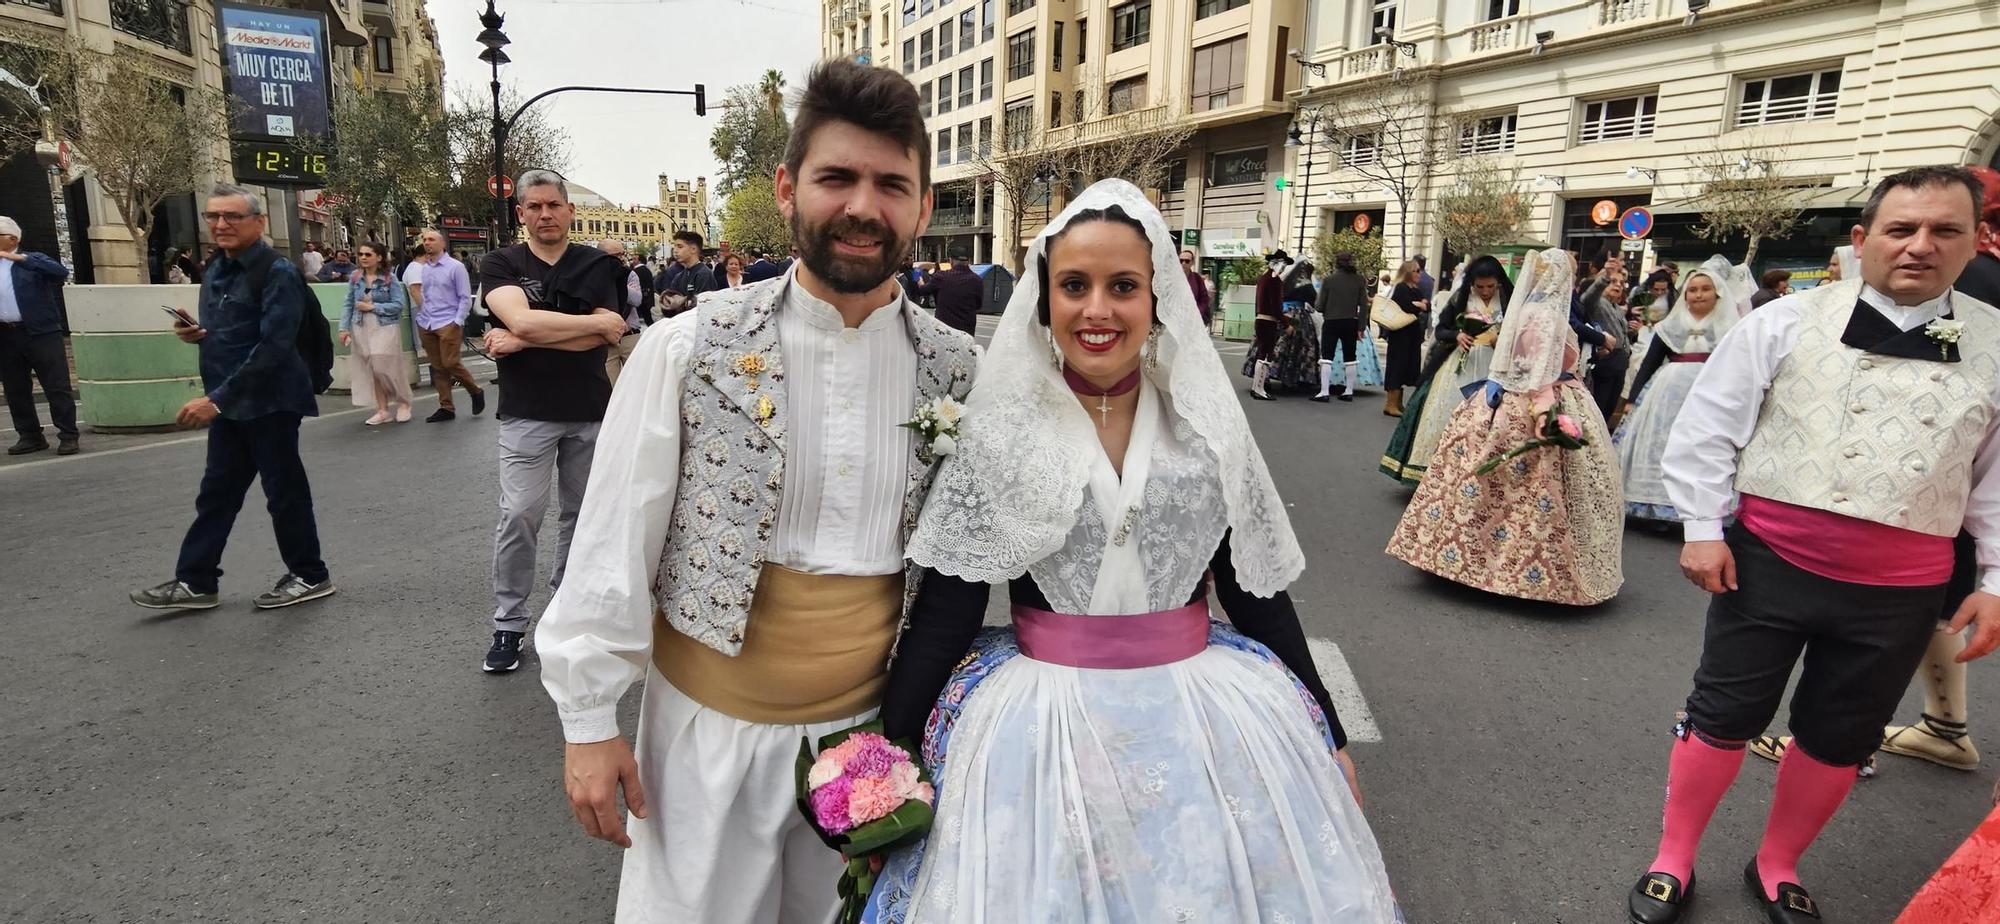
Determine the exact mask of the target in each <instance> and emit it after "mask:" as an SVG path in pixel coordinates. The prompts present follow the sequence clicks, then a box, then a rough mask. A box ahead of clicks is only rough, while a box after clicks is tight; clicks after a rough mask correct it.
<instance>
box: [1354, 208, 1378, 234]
mask: <svg viewBox="0 0 2000 924" xmlns="http://www.w3.org/2000/svg"><path fill="white" fill-rule="evenodd" d="M1348 227H1350V228H1353V229H1354V233H1356V234H1367V233H1368V229H1369V228H1372V227H1375V223H1374V222H1372V221H1369V220H1368V213H1367V212H1362V213H1361V214H1359V215H1356V216H1354V223H1353V224H1351V225H1348Z"/></svg>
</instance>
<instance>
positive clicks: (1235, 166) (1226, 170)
mask: <svg viewBox="0 0 2000 924" xmlns="http://www.w3.org/2000/svg"><path fill="white" fill-rule="evenodd" d="M1270 156H1271V150H1270V149H1269V148H1249V149H1246V150H1242V151H1228V152H1224V153H1221V154H1210V155H1209V156H1208V182H1209V185H1211V186H1244V185H1248V184H1251V183H1262V182H1264V167H1265V164H1266V162H1267V159H1268V158H1269V157H1270Z"/></svg>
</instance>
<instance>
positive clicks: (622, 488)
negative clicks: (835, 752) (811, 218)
mask: <svg viewBox="0 0 2000 924" xmlns="http://www.w3.org/2000/svg"><path fill="white" fill-rule="evenodd" d="M694 318H695V313H694V312H692V311H690V312H687V313H685V314H683V315H681V316H679V317H677V318H674V319H673V320H671V321H669V322H667V323H664V324H655V325H653V326H652V327H649V328H647V330H646V332H645V334H644V335H643V336H641V337H640V339H639V346H638V347H637V348H636V349H634V350H633V351H632V356H631V358H630V359H628V360H627V361H626V363H625V369H624V371H623V373H622V374H620V376H619V378H618V387H617V388H616V389H615V390H613V391H612V394H611V404H610V406H609V407H608V408H606V409H605V412H604V423H603V425H602V426H600V427H599V428H598V435H597V449H596V453H595V455H594V457H593V459H592V461H591V466H590V481H589V483H588V487H586V488H585V490H584V494H583V509H582V510H581V511H580V512H579V514H578V516H577V522H576V532H575V535H574V536H573V538H572V539H571V540H570V547H569V563H568V565H567V567H566V568H565V569H564V574H563V582H562V587H561V589H559V590H557V591H556V595H555V599H553V600H551V601H550V602H549V608H548V610H547V612H545V613H543V614H542V621H541V625H540V626H539V627H537V628H536V630H535V649H536V651H538V652H539V653H540V655H541V660H542V686H543V687H544V688H546V689H547V690H548V693H549V697H550V698H552V699H554V700H555V703H556V712H557V714H558V715H560V716H561V718H562V725H563V737H564V739H565V740H567V741H569V742H570V743H572V744H584V743H588V742H592V741H603V740H605V739H608V738H613V737H616V736H617V735H618V699H619V697H621V696H623V695H624V694H625V691H626V689H627V688H629V687H631V685H632V682H633V681H635V680H637V679H639V678H640V677H641V676H644V674H645V672H646V663H647V660H648V659H649V658H651V657H652V649H653V597H652V587H653V577H654V572H655V571H656V570H657V569H658V568H659V562H660V553H661V550H662V549H663V548H664V547H665V545H666V541H667V523H668V521H669V519H670V518H671V515H672V510H673V505H674V493H675V489H676V488H677V487H678V480H679V474H680V469H681V465H680V457H681V419H680V407H681V383H682V381H683V380H684V378H685V377H686V374H687V370H688V364H689V357H690V356H691V355H692V354H693V352H694V347H695V342H696V341H695V333H694Z"/></svg>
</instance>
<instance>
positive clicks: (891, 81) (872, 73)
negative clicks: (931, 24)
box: [785, 59, 931, 195]
mask: <svg viewBox="0 0 2000 924" xmlns="http://www.w3.org/2000/svg"><path fill="white" fill-rule="evenodd" d="M920 106H921V102H920V101H919V100H918V98H917V87H916V85H915V84H913V83H911V82H910V80H909V78H907V77H904V76H903V75H901V74H898V73H896V72H895V71H892V70H890V69H888V68H886V67H873V66H870V65H866V64H856V63H855V62H853V61H849V60H846V59H835V60H832V61H821V62H820V63H818V64H815V65H813V69H812V73H811V74H808V75H807V76H806V88H805V91H804V92H802V93H800V94H799V111H798V113H797V114H796V115H794V116H792V137H791V140H790V141H789V142H788V143H787V144H786V145H785V171H786V172H787V173H790V174H791V175H792V176H793V177H797V176H798V175H799V169H800V168H801V167H803V166H805V162H806V149H807V148H808V147H810V146H811V145H812V138H813V134H814V133H815V132H817V131H819V129H820V127H821V126H824V125H825V124H826V123H828V122H846V123H849V124H851V125H854V126H856V127H858V128H860V129H862V130H863V131H866V132H870V133H872V134H877V135H882V136H884V137H886V138H889V139H891V140H893V141H896V142H898V143H900V144H902V145H903V146H904V147H906V148H909V149H910V151H911V152H913V153H915V154H916V157H917V192H918V194H919V195H921V194H923V193H925V192H928V191H929V190H930V188H931V135H930V132H929V131H928V130H926V129H925V128H924V117H923V115H922V113H921V112H920V111H919V108H920Z"/></svg>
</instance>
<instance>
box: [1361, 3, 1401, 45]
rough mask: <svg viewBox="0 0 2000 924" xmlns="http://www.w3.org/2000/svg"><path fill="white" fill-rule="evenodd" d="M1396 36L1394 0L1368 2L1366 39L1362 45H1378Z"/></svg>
mask: <svg viewBox="0 0 2000 924" xmlns="http://www.w3.org/2000/svg"><path fill="white" fill-rule="evenodd" d="M1395 34H1396V0H1369V4H1368V39H1367V41H1366V42H1365V43H1364V44H1368V45H1380V44H1382V40H1383V39H1384V38H1386V37H1388V36H1392V35H1395Z"/></svg>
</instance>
